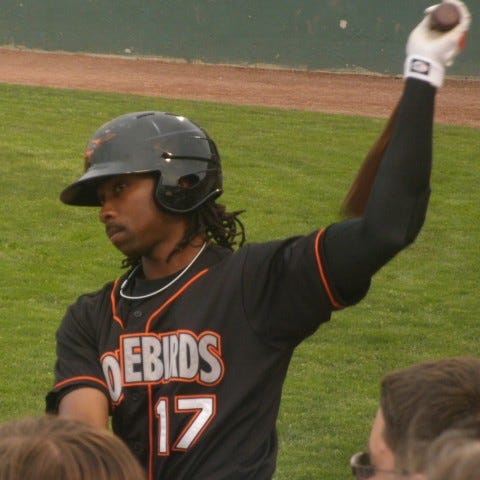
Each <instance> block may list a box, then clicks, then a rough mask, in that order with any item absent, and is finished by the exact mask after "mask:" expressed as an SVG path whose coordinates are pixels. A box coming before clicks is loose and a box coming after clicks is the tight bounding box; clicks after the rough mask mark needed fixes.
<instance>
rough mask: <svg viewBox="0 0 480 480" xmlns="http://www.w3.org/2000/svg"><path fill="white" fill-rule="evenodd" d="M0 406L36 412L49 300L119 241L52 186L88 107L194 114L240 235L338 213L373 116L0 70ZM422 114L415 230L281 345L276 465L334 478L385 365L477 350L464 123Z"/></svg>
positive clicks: (471, 151) (108, 113)
mask: <svg viewBox="0 0 480 480" xmlns="http://www.w3.org/2000/svg"><path fill="white" fill-rule="evenodd" d="M0 98H1V102H0V122H1V127H0V129H1V132H2V133H1V135H0V151H1V165H2V168H3V170H2V173H1V175H0V201H1V209H2V210H1V211H2V213H1V219H2V225H1V227H2V228H1V230H0V269H1V270H0V271H1V275H0V277H1V280H0V325H1V328H0V365H1V367H0V420H6V419H9V418H13V417H18V416H23V415H27V414H40V413H42V412H43V407H44V396H45V393H46V392H47V391H48V389H49V388H50V386H51V384H52V381H53V375H52V368H53V362H54V356H55V355H54V349H55V342H54V333H55V330H56V327H57V325H58V323H59V321H60V319H61V317H62V316H63V313H64V310H65V308H66V307H67V306H68V305H69V304H70V303H72V302H73V301H74V300H75V299H76V297H77V296H78V295H79V294H80V293H83V292H86V291H91V290H94V289H97V288H99V287H100V286H101V285H102V284H103V283H104V282H106V281H108V280H110V279H112V278H114V277H116V276H118V275H119V274H120V273H121V270H120V268H119V265H120V261H121V254H120V253H119V252H117V251H115V250H114V249H113V248H112V247H111V245H110V243H109V241H108V240H107V239H106V237H105V235H104V232H103V228H102V226H101V225H100V223H99V222H98V221H97V215H98V212H97V211H96V210H95V209H88V208H86V209H82V208H72V207H66V206H64V205H63V204H61V203H60V201H59V200H58V195H59V192H60V191H61V190H62V188H63V187H64V186H66V185H67V184H68V183H70V182H71V181H72V180H74V179H76V178H77V177H78V176H79V174H80V172H81V168H82V164H83V158H82V157H83V150H84V147H85V145H86V141H87V139H88V138H89V136H90V135H91V134H92V133H93V131H94V130H95V129H96V128H97V127H98V126H99V125H100V124H102V123H103V122H105V121H107V120H109V119H111V118H113V117H114V116H117V115H120V114H122V113H125V112H127V111H140V110H150V109H156V110H165V111H172V112H176V113H181V114H184V115H186V116H188V117H190V118H192V119H193V120H196V121H197V122H198V123H199V124H201V125H202V126H203V127H204V128H205V129H206V130H207V131H208V132H209V133H210V134H211V136H212V137H213V138H214V139H215V140H216V142H217V144H218V146H219V149H220V152H221V154H222V157H223V165H224V172H225V194H224V196H223V197H222V200H223V202H224V203H225V204H227V205H228V206H229V209H230V210H234V209H246V213H245V214H244V215H243V217H244V222H245V224H246V228H247V235H248V240H249V241H251V242H253V241H261V240H267V239H272V238H281V237H284V236H287V235H293V234H300V233H308V232H310V231H312V230H314V229H317V228H318V227H320V226H323V225H327V224H328V223H330V222H332V221H335V220H337V219H338V218H339V216H338V210H339V205H340V204H341V201H342V199H343V196H344V194H345V192H346V190H347V188H348V186H349V183H350V182H351V180H352V178H353V176H354V174H355V172H356V171H357V169H358V167H359V164H360V162H361V160H362V159H363V155H364V153H365V152H366V151H367V149H368V148H369V146H370V145H371V144H372V142H373V141H374V139H375V138H376V136H377V135H378V133H379V132H380V130H381V128H382V126H383V123H384V121H383V120H376V119H366V118H362V117H347V116H340V115H323V114H320V113H305V112H301V111H285V110H276V109H269V108H253V107H238V106H227V105H223V104H216V103H207V102H192V101H176V100H164V99H160V98H148V97H140V96H126V95H114V94H97V93H87V92H73V91H68V90H56V89H44V88H33V87H19V86H9V85H0ZM479 133H480V132H479V131H478V129H472V128H461V127H448V126H440V125H437V126H436V127H435V133H434V137H435V146H434V156H435V162H434V172H433V180H432V190H433V191H432V197H431V203H430V210H429V213H428V216H427V221H426V223H425V226H424V229H423V230H422V232H421V234H420V236H419V238H418V239H417V242H416V243H415V244H414V245H412V246H411V247H410V248H409V249H408V250H407V251H404V252H402V253H401V254H400V255H399V256H398V257H396V258H395V259H394V260H393V261H392V262H391V263H390V264H388V265H387V266H386V267H385V268H384V269H383V270H382V271H381V272H380V273H379V274H378V275H377V276H376V277H375V278H374V281H373V284H372V288H371V291H370V293H369V295H368V297H367V298H366V299H365V300H364V301H363V302H362V303H361V304H360V305H358V306H356V307H355V308H352V309H350V310H348V309H347V310H345V311H343V312H340V313H336V314H334V316H333V318H332V321H331V322H330V323H329V324H327V325H324V326H322V327H321V328H320V329H319V330H318V332H317V333H316V334H315V335H313V336H312V337H311V338H309V339H308V340H307V341H305V342H304V343H303V344H302V345H301V346H300V347H299V348H298V350H297V352H296V355H295V356H294V358H293V362H292V365H291V368H290V372H289V376H288V379H287V381H286V384H285V388H284V396H283V402H282V408H281V413H280V418H279V425H278V428H279V436H280V455H279V459H278V471H277V474H276V476H275V478H276V479H277V480H287V479H294V480H300V479H305V480H306V479H308V480H311V479H322V480H338V479H341V478H349V477H350V473H349V469H348V458H349V456H350V454H351V453H353V452H355V451H357V450H360V449H362V448H363V447H364V446H365V442H366V439H367V437H368V431H369V426H370V424H371V421H372V419H373V416H374V413H375V410H376V407H377V398H378V382H379V380H380V379H381V377H382V376H383V374H384V373H386V372H387V371H389V370H391V369H393V368H397V367H403V366H406V365H409V364H411V363H414V362H416V361H419V360H424V359H430V358H437V357H442V356H450V355H460V354H473V355H476V354H477V352H478V340H477V335H478V332H479V327H478V323H479V319H478V317H479V313H478V312H480V295H479V292H478V285H479V278H480V258H479V245H480V221H479V219H480V213H479V212H480V193H479V192H480V188H479V185H480V168H479V164H478V156H479V152H480V148H479V147H480V135H479Z"/></svg>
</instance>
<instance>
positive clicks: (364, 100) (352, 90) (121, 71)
mask: <svg viewBox="0 0 480 480" xmlns="http://www.w3.org/2000/svg"><path fill="white" fill-rule="evenodd" d="M0 82H1V83H13V84H23V85H40V86H49V87H60V88H72V89H82V90H95V91H104V92H110V91H112V92H120V93H132V94H140V95H149V96H160V97H166V98H182V99H192V100H210V101H219V102H226V103H232V104H248V105H265V106H272V107H278V108H289V109H302V110H313V111H322V112H329V113H345V114H355V115H365V116H372V117H387V116H388V115H389V113H390V111H391V109H392V107H393V106H394V104H395V103H396V100H397V98H398V96H399V94H400V92H401V88H402V79H401V78H394V77H385V76H379V75H360V74H347V73H327V72H306V71H293V70H283V69H269V68H246V67H235V66H214V65H203V64H187V63H180V62H168V61H162V60H158V59H148V58H126V57H112V56H98V55H82V54H70V53H51V52H38V51H30V50H23V49H12V48H0ZM436 108H437V112H436V121H437V122H438V123H449V124H457V125H466V126H473V127H480V80H471V79H452V78H448V79H447V81H446V82H445V85H444V86H443V88H442V89H441V92H440V94H439V95H438V99H437V107H436Z"/></svg>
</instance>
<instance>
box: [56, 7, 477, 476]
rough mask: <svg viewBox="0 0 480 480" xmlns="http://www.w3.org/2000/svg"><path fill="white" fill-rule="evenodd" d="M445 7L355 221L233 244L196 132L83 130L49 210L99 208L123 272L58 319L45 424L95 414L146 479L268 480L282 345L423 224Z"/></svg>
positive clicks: (310, 328) (123, 119)
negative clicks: (67, 181) (74, 163)
mask: <svg viewBox="0 0 480 480" xmlns="http://www.w3.org/2000/svg"><path fill="white" fill-rule="evenodd" d="M451 1H454V2H455V4H456V5H458V6H459V7H460V9H461V20H460V24H459V25H458V26H457V27H456V28H454V29H453V30H451V31H449V32H447V33H442V34H438V33H435V34H433V33H432V32H431V31H430V30H429V28H428V25H427V19H428V18H427V17H428V14H427V17H425V19H424V20H423V21H422V22H421V23H420V24H419V25H418V26H417V28H416V29H415V30H414V31H413V32H412V34H411V36H410V38H409V42H408V46H407V54H408V56H407V61H406V63H405V87H404V92H403V95H402V100H401V104H400V109H399V113H398V120H397V124H396V127H395V130H394V132H393V136H392V139H391V144H390V147H389V148H388V149H387V152H386V154H385V156H384V159H383V162H382V165H381V167H380V170H379V173H378V176H377V178H376V181H375V184H374V187H373V190H372V193H371V196H370V200H369V203H368V205H367V208H366V211H365V214H364V215H363V216H362V217H360V218H355V219H349V220H345V221H341V222H338V223H336V224H333V225H329V226H326V228H320V229H319V230H317V231H314V232H312V233H310V234H307V235H300V236H296V237H291V238H286V239H283V240H278V241H270V242H266V243H259V244H245V245H243V244H244V239H245V236H244V228H243V225H242V223H241V221H240V220H239V215H240V213H239V212H233V213H232V212H228V211H227V209H226V208H225V207H224V206H223V205H221V204H220V203H218V198H219V196H220V195H221V193H222V171H221V162H220V156H219V153H218V150H217V148H216V146H215V143H214V141H213V140H212V139H211V138H210V137H209V136H208V134H207V133H206V132H205V131H204V130H203V129H202V128H201V127H199V126H198V125H196V124H195V123H194V122H192V121H191V120H189V119H187V118H185V117H182V116H178V115H173V114H169V113H164V112H153V111H152V112H136V113H129V114H126V115H122V116H120V117H118V118H115V119H113V120H111V121H110V122H108V123H106V124H105V125H103V126H101V127H100V128H99V129H98V130H97V131H96V132H95V133H94V135H93V136H92V138H91V139H90V141H89V143H88V146H87V150H86V155H85V173H84V174H83V176H81V177H80V178H79V179H78V180H77V181H75V182H74V183H72V184H71V185H69V186H68V187H67V188H65V190H63V192H62V193H61V195H60V198H61V200H62V201H63V202H64V203H66V204H68V205H81V206H97V207H99V210H100V213H99V216H100V221H101V222H102V223H103V224H104V225H105V231H106V234H107V236H108V237H109V239H110V240H111V242H112V244H113V245H114V246H115V247H116V248H117V249H119V250H120V251H121V252H122V253H123V254H124V256H125V265H126V266H128V267H129V269H128V271H127V273H125V274H124V275H122V276H121V277H120V278H119V279H117V280H116V281H114V282H111V283H108V284H106V285H105V286H103V287H102V288H101V289H100V290H98V291H96V292H94V293H89V294H86V295H82V296H80V297H79V298H78V300H77V301H76V303H74V304H73V305H72V306H70V307H69V308H68V310H67V312H66V315H65V317H64V319H63V321H62V323H61V325H60V327H59V329H58V331H57V362H56V365H55V385H54V387H53V389H52V390H51V391H50V392H49V394H48V396H47V410H48V411H49V412H58V413H59V414H60V415H64V416H69V417H74V418H77V419H81V420H83V421H85V422H89V423H93V424H95V425H103V426H107V424H108V422H109V417H110V416H111V422H112V428H113V430H114V432H115V433H117V434H118V435H119V436H120V437H121V438H122V439H123V440H124V441H125V442H126V443H127V444H128V445H129V446H130V448H131V449H132V451H133V452H134V453H135V454H136V456H137V457H138V458H139V459H140V461H141V463H142V464H143V465H144V467H145V469H146V471H147V474H148V478H149V480H160V479H162V480H168V479H175V480H182V479H185V480H192V479H209V480H214V479H215V480H220V479H222V480H223V479H225V480H226V479H228V480H237V479H238V480H247V479H252V480H253V479H255V480H263V479H270V478H271V477H272V475H273V472H274V470H275V461H276V454H277V436H276V431H275V423H276V418H277V414H278V409H279V404H280V396H281V390H282V384H283V382H284V379H285V375H286V372H287V368H288V365H289V362H290V359H291V356H292V353H293V351H294V349H295V347H296V346H297V345H298V344H299V343H300V342H301V341H302V340H303V339H305V338H306V337H307V336H309V335H311V334H312V333H314V332H315V331H316V330H317V328H318V327H319V325H320V324H322V323H323V322H326V321H328V320H329V319H330V316H331V314H332V312H333V311H335V310H339V309H342V308H344V307H348V306H350V305H354V304H355V303H357V302H359V301H360V300H361V299H362V298H363V297H364V296H365V294H366V293H367V291H368V289H369V285H370V281H371V278H372V276H373V275H374V274H375V272H377V271H378V270H379V269H380V268H381V267H382V266H383V265H384V264H386V263H387V262H388V261H389V260H390V259H391V258H392V257H394V255H396V254H397V253H398V252H399V251H400V250H402V249H403V248H405V247H406V246H407V245H409V244H411V243H412V242H413V241H414V239H415V238H416V236H417V234H418V233H419V231H420V229H421V226H422V224H423V221H424V218H425V214H426V209H427V203H428V197H429V179H430V170H431V156H432V124H433V110H434V98H435V93H436V91H437V89H438V87H440V86H441V84H442V80H443V76H444V72H445V67H446V66H447V65H449V64H451V63H452V61H453V59H454V58H455V56H456V55H457V54H458V53H459V51H460V50H461V42H462V39H463V37H464V35H465V33H466V31H467V30H468V27H469V21H470V15H469V12H468V10H467V8H466V7H465V5H464V4H463V3H462V2H460V1H458V0H451ZM242 245H243V246H242Z"/></svg>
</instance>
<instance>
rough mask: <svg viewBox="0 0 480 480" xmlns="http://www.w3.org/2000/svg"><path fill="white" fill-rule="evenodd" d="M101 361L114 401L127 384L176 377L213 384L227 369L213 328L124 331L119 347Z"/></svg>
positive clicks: (166, 381)
mask: <svg viewBox="0 0 480 480" xmlns="http://www.w3.org/2000/svg"><path fill="white" fill-rule="evenodd" d="M101 363H102V368H103V374H104V376H105V379H106V381H107V385H108V388H109V392H110V397H111V399H112V401H113V402H114V403H117V402H119V400H120V398H121V395H122V389H123V388H124V387H128V386H138V385H154V384H160V383H168V382H174V381H175V382H197V383H199V384H201V385H206V386H213V385H216V384H218V383H219V382H220V381H221V379H222V377H223V374H224V370H225V367H224V363H223V359H222V356H221V341H220V337H219V335H218V334H216V333H214V332H210V331H208V332H203V333H202V334H200V335H196V334H194V333H193V332H190V331H188V330H178V331H174V332H166V333H162V334H155V333H144V334H131V335H121V336H120V338H119V350H118V351H116V352H106V353H105V354H104V355H103V356H102V358H101Z"/></svg>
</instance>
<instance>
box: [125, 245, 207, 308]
mask: <svg viewBox="0 0 480 480" xmlns="http://www.w3.org/2000/svg"><path fill="white" fill-rule="evenodd" d="M206 246H207V242H205V243H204V244H203V245H202V248H201V249H200V250H199V252H198V253H197V254H196V255H195V257H193V259H192V261H191V262H190V263H189V264H188V265H187V266H186V267H185V268H184V269H183V270H182V271H181V272H180V273H179V274H178V275H177V276H176V277H175V278H174V279H173V280H172V281H170V282H168V283H167V284H166V285H164V286H163V287H162V288H159V289H158V290H155V291H154V292H150V293H147V294H145V295H138V296H136V297H134V296H132V295H127V294H126V293H125V292H124V291H123V290H124V289H125V287H126V286H127V284H128V282H129V281H130V279H131V278H132V277H133V276H134V275H135V273H137V270H138V269H139V268H140V265H137V266H136V267H135V268H134V269H133V270H132V271H131V272H130V275H129V276H128V277H127V278H126V279H125V280H124V281H123V283H122V285H121V286H120V291H119V293H120V296H121V297H122V298H126V299H127V300H143V299H144V298H150V297H153V296H154V295H156V294H157V293H160V292H163V291H164V290H166V289H167V288H168V287H171V286H172V285H173V284H174V283H175V282H177V281H178V280H180V278H182V277H183V275H185V273H187V271H188V270H189V269H190V267H191V266H192V265H193V264H194V263H195V262H196V261H197V259H198V257H199V256H200V255H201V254H202V252H203V251H204V250H205V247H206Z"/></svg>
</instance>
